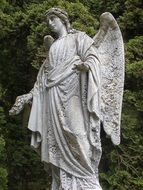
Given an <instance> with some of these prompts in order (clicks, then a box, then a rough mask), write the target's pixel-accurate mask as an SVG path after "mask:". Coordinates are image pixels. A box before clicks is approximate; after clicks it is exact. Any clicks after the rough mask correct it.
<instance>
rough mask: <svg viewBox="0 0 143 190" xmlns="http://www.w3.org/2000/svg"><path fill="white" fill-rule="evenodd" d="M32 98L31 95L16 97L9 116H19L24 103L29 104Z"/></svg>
mask: <svg viewBox="0 0 143 190" xmlns="http://www.w3.org/2000/svg"><path fill="white" fill-rule="evenodd" d="M32 97H33V95H32V93H28V94H23V95H21V96H18V97H17V98H16V101H15V104H14V105H13V107H12V108H11V110H10V111H9V115H17V114H19V113H20V112H21V111H22V110H23V108H24V105H25V104H26V103H30V101H31V100H32Z"/></svg>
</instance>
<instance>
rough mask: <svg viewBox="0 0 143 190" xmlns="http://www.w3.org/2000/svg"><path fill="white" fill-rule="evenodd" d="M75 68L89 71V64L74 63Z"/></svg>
mask: <svg viewBox="0 0 143 190" xmlns="http://www.w3.org/2000/svg"><path fill="white" fill-rule="evenodd" d="M74 69H77V70H78V71H83V72H87V71H88V70H89V66H88V65H87V64H85V63H81V64H74V68H73V70H74Z"/></svg>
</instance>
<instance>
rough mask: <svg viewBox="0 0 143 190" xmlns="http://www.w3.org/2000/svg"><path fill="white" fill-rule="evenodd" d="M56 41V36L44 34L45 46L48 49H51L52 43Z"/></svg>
mask: <svg viewBox="0 0 143 190" xmlns="http://www.w3.org/2000/svg"><path fill="white" fill-rule="evenodd" d="M53 42H54V38H53V37H52V36H50V35H46V36H44V46H45V49H46V51H49V49H50V47H51V45H52V43H53Z"/></svg>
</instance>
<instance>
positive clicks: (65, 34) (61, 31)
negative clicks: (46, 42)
mask: <svg viewBox="0 0 143 190" xmlns="http://www.w3.org/2000/svg"><path fill="white" fill-rule="evenodd" d="M67 34H68V32H67V29H66V27H65V26H64V27H62V28H61V30H60V32H59V35H58V37H59V38H62V37H64V36H67Z"/></svg>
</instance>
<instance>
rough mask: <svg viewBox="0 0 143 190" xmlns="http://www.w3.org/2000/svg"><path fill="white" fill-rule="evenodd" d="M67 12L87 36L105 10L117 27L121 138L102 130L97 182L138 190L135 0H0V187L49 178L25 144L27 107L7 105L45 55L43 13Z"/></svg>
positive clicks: (142, 73)
mask: <svg viewBox="0 0 143 190" xmlns="http://www.w3.org/2000/svg"><path fill="white" fill-rule="evenodd" d="M53 6H58V7H61V8H64V9H65V10H67V11H68V13H69V17H70V21H71V22H72V25H73V27H75V28H76V29H79V30H83V31H86V32H87V33H88V34H89V35H90V36H91V37H93V36H94V35H95V33H96V32H97V31H98V28H99V16H100V15H101V14H102V13H103V12H105V11H109V12H111V13H112V14H113V15H114V16H115V18H116V19H117V21H118V23H119V26H120V28H121V31H122V34H123V38H124V42H125V53H126V64H125V67H126V78H125V91H124V101H123V113H122V126H121V128H122V134H121V136H122V142H121V145H120V146H113V145H112V144H111V142H110V140H109V139H106V137H105V134H104V133H102V144H103V156H102V160H101V164H100V168H99V169H100V181H101V184H102V187H103V190H107V189H108V190H127V189H133V190H141V189H143V167H142V159H143V119H142V118H143V48H142V47H143V35H142V31H143V11H142V2H141V0H120V1H119V0H108V1H106V0H68V1H65V0H63V1H62V0H45V1H44V0H7V1H6V0H1V1H0V8H1V10H0V31H1V32H0V42H1V43H0V190H7V189H9V190H37V189H38V190H45V189H46V188H48V187H50V183H51V177H50V176H49V175H48V174H46V173H45V172H44V170H43V168H44V166H43V164H42V163H41V162H40V159H39V156H38V155H37V154H36V153H35V152H34V151H33V150H32V149H31V148H30V146H29V144H30V133H29V131H28V130H27V129H26V127H25V126H27V120H28V114H27V113H28V112H29V107H26V108H25V110H24V111H23V113H22V114H21V115H19V116H16V117H9V116H8V110H9V109H10V107H11V106H12V104H13V103H14V101H15V98H16V96H18V95H20V94H24V93H26V92H28V91H29V90H30V89H31V88H32V86H33V84H34V81H35V80H36V74H37V68H39V67H40V65H41V63H42V60H43V59H44V57H45V51H44V47H43V37H44V35H46V34H51V31H50V30H49V28H48V27H47V26H46V24H45V22H44V12H45V11H46V10H47V9H48V8H50V7H53Z"/></svg>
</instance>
